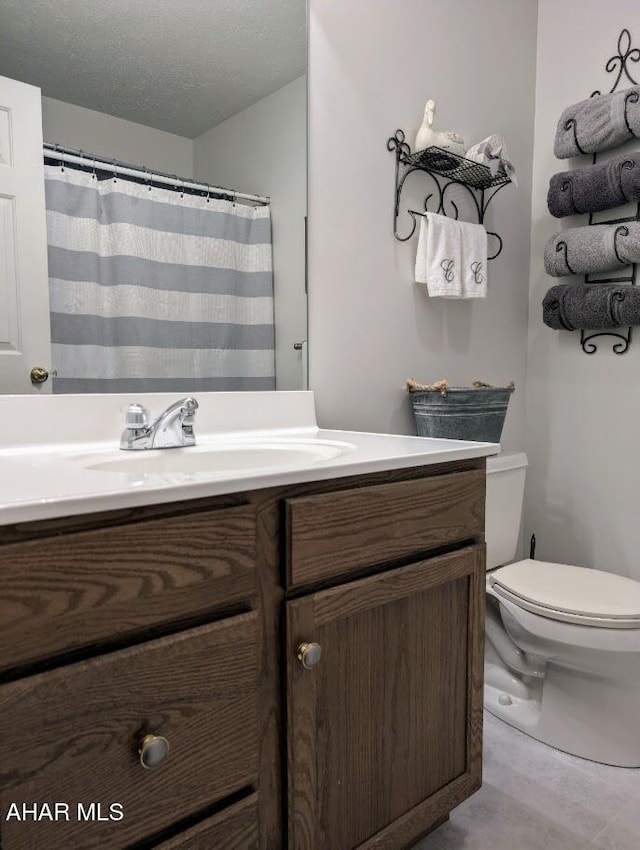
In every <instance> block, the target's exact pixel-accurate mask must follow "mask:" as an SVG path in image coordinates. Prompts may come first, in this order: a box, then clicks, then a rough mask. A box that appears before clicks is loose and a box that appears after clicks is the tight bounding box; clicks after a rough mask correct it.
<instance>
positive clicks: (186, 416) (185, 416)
mask: <svg viewBox="0 0 640 850" xmlns="http://www.w3.org/2000/svg"><path fill="white" fill-rule="evenodd" d="M199 406H200V405H199V404H198V402H197V401H196V399H195V398H194V397H193V396H189V397H188V398H185V399H183V401H182V407H181V409H180V412H181V413H182V421H183V423H184V424H185V425H193V417H194V416H195V415H196V410H197V409H198V407H199Z"/></svg>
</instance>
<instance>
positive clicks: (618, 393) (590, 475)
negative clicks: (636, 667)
mask: <svg viewBox="0 0 640 850" xmlns="http://www.w3.org/2000/svg"><path fill="white" fill-rule="evenodd" d="M638 8H639V7H638V3H637V0H609V2H607V3H603V2H601V0H540V18H539V27H538V32H539V40H538V77H537V92H536V122H535V152H534V180H533V206H532V211H533V220H532V253H531V303H530V324H529V355H528V381H529V393H528V410H529V416H528V424H529V427H528V429H527V452H528V454H529V461H530V464H531V466H530V468H529V473H528V482H527V488H526V493H527V507H526V523H525V525H526V533H527V534H530V533H531V532H532V531H535V533H536V537H537V539H538V555H539V557H540V558H543V559H547V560H554V561H561V562H566V563H575V564H581V565H584V566H587V567H596V568H598V569H602V570H610V571H612V572H615V573H619V574H620V575H628V576H631V577H633V578H635V579H640V560H639V559H638V518H637V503H638V500H637V495H636V491H637V486H638V476H637V461H636V458H637V438H636V434H637V430H638V429H637V427H636V426H637V419H638V416H639V415H640V397H639V395H638V390H637V387H638V369H639V365H640V335H638V333H637V329H636V335H635V338H634V340H633V342H632V344H631V349H630V351H629V352H628V353H627V354H625V355H623V356H618V355H616V354H614V353H613V352H612V350H611V342H607V340H606V338H603V339H602V340H601V341H600V343H599V350H598V352H597V353H596V354H593V355H590V356H589V355H586V354H584V353H583V352H582V350H581V349H580V341H579V333H578V332H574V333H568V332H558V331H552V330H550V329H549V328H547V327H545V325H543V324H542V310H541V302H542V298H543V296H544V293H545V292H546V290H547V288H548V287H549V286H551V285H552V284H553V283H556V282H557V281H556V280H554V279H553V278H549V277H547V276H546V275H545V273H544V268H543V265H542V253H543V249H544V244H545V242H546V240H547V238H548V237H549V236H550V235H551V234H552V233H555V232H556V231H558V230H560V229H562V226H563V225H562V224H560V223H559V222H558V220H556V219H553V218H552V217H551V215H550V214H549V212H548V211H547V207H546V193H547V188H548V183H549V178H550V177H551V175H552V174H554V173H555V172H557V171H561V170H565V169H566V168H567V167H575V166H576V165H578V164H584V163H585V162H586V163H588V162H590V158H586V157H585V158H584V160H583V161H578V160H573V161H567V160H556V159H554V156H553V139H554V135H555V129H556V124H557V121H558V118H559V116H560V113H561V112H562V110H563V109H564V107H566V106H568V105H569V104H571V103H574V102H575V101H578V100H582V99H583V98H585V97H589V95H590V94H591V92H592V91H593V90H594V89H600V90H601V91H608V90H609V89H610V88H611V86H612V85H613V83H614V81H615V76H616V75H615V74H607V73H606V71H605V64H606V62H607V60H608V59H609V57H611V56H613V55H614V54H615V53H616V45H617V41H618V35H619V33H620V31H621V29H622V28H623V27H628V28H629V29H630V30H631V33H632V36H634V46H636V47H637V46H638V43H639V39H640V27H638V26H637V24H638V21H639V17H638ZM567 33H570V37H567ZM631 69H632V73H634V70H633V69H635V70H636V71H637V70H638V66H637V65H634V64H632V65H631ZM634 75H635V76H636V78H637V77H638V75H636V74H634ZM622 85H623V86H624V85H629V83H628V81H627V82H623V83H622ZM581 223H583V220H582V219H581V218H580V217H577V218H573V217H572V218H571V219H570V220H567V221H565V223H564V226H565V227H566V226H571V227H573V226H576V225H578V224H581ZM565 280H567V281H568V280H569V278H567V279H565Z"/></svg>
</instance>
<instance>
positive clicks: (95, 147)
mask: <svg viewBox="0 0 640 850" xmlns="http://www.w3.org/2000/svg"><path fill="white" fill-rule="evenodd" d="M42 129H43V135H44V140H45V142H51V143H52V144H58V145H63V146H65V147H69V148H76V149H81V150H83V151H89V152H91V153H99V154H103V155H104V156H108V157H114V158H115V159H120V160H123V161H124V162H131V163H133V164H134V165H146V166H147V168H157V169H158V171H166V172H169V173H170V174H178V175H179V176H180V177H190V176H191V175H192V173H193V142H192V140H191V139H187V138H185V137H183V136H176V135H174V134H173V133H165V132H164V131H163V130H154V129H153V128H152V127H145V126H143V125H142V124H136V123H134V122H133V121H125V120H124V119H122V118H115V117H114V116H113V115H105V114H104V113H102V112H96V111H95V110H93V109H85V108H84V107H82V106H74V105H73V104H72V103H65V102H64V101H62V100H54V99H53V98H50V97H43V98H42Z"/></svg>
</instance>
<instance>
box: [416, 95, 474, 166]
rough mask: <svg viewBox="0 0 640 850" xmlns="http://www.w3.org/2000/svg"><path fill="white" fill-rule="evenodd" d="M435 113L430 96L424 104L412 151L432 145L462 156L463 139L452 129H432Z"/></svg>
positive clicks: (463, 148) (463, 151) (434, 106)
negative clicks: (422, 115)
mask: <svg viewBox="0 0 640 850" xmlns="http://www.w3.org/2000/svg"><path fill="white" fill-rule="evenodd" d="M435 114H436V104H435V102H434V101H433V100H431V98H429V100H428V101H427V102H426V103H425V105H424V118H423V119H422V124H421V125H420V129H419V130H418V133H417V135H416V143H415V145H414V148H413V149H414V151H423V150H424V149H425V148H429V147H432V146H435V147H438V148H444V150H447V151H451V152H452V153H457V154H459V155H460V156H464V153H465V150H466V146H465V143H464V139H461V138H460V136H459V135H458V134H457V133H454V132H453V131H452V130H441V131H440V132H437V131H436V130H433V129H432V124H433V118H434V115H435Z"/></svg>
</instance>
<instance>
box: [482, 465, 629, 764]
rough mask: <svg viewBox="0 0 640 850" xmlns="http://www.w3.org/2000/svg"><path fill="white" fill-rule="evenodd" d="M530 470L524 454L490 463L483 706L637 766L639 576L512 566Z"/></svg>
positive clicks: (538, 564)
mask: <svg viewBox="0 0 640 850" xmlns="http://www.w3.org/2000/svg"><path fill="white" fill-rule="evenodd" d="M526 467H527V458H526V455H524V454H503V455H500V456H499V457H496V458H489V459H488V461H487V507H486V539H487V570H488V572H487V620H486V648H485V696H484V703H485V708H486V709H487V710H488V711H490V712H491V713H492V714H494V715H496V717H499V718H501V719H502V720H504V721H506V722H507V723H509V724H511V725H512V726H515V727H516V728H517V729H520V730H521V731H523V732H526V733H527V734H528V735H531V737H532V738H537V739H538V740H539V741H544V742H545V743H546V744H550V745H551V746H552V747H556V748H557V749H559V750H564V751H565V752H568V753H573V754H574V755H577V756H582V757H583V758H588V759H592V760H594V761H599V762H604V763H606V764H612V765H618V766H621V767H640V582H637V581H633V580H632V579H629V578H624V577H622V576H618V575H614V574H613V573H608V572H603V571H601V570H591V569H586V568H584V567H574V566H567V565H566V564H549V563H546V562H543V561H535V560H529V559H527V560H524V561H518V562H517V563H511V564H509V563H508V562H509V561H510V560H511V559H512V558H513V557H514V556H515V554H516V549H517V544H518V535H519V529H520V515H521V511H522V498H523V493H524V479H525V472H526ZM501 564H507V566H500V565H501ZM496 567H497V568H498V569H496Z"/></svg>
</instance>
